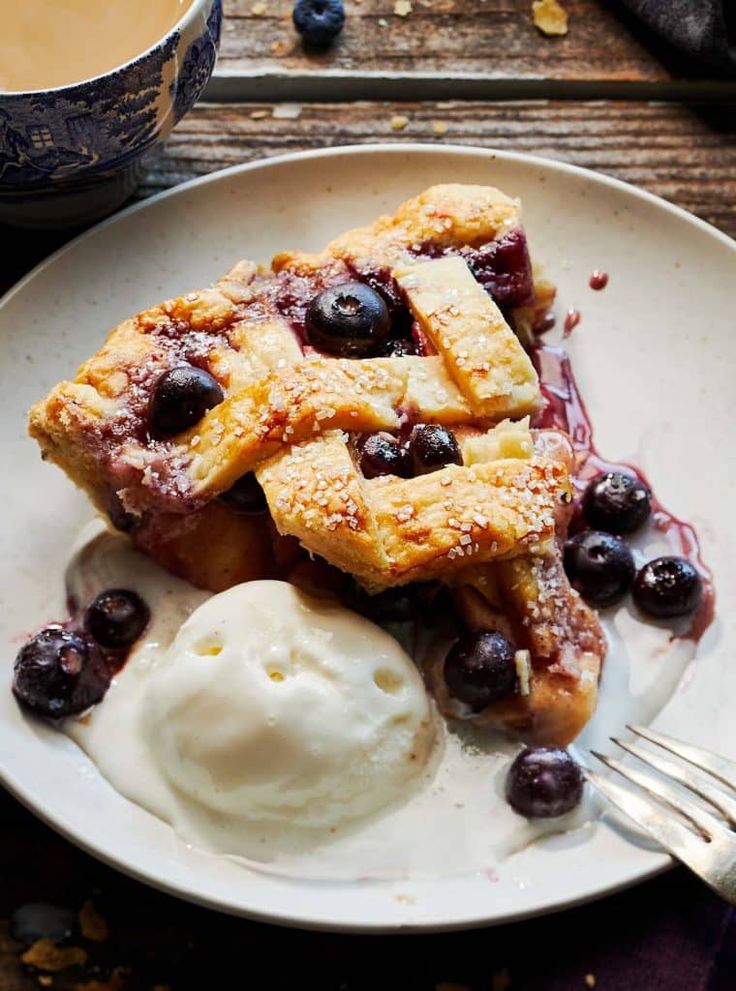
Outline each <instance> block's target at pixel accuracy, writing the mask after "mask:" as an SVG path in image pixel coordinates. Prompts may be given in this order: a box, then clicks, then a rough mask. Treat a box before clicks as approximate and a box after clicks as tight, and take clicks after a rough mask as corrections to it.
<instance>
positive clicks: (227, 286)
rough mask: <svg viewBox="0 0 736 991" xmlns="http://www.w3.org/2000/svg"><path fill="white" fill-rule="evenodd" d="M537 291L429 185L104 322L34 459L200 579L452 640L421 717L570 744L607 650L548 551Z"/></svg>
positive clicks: (521, 263) (564, 485)
mask: <svg viewBox="0 0 736 991" xmlns="http://www.w3.org/2000/svg"><path fill="white" fill-rule="evenodd" d="M553 295H554V293H553V290H551V289H550V288H549V287H548V286H546V285H544V284H543V283H540V282H536V283H535V280H534V279H533V276H532V269H531V265H530V261H529V255H528V251H527V245H526V239H525V236H524V233H523V229H522V227H521V222H520V216H519V204H518V202H517V201H516V200H513V199H510V198H509V197H507V196H505V195H504V194H503V193H501V192H499V191H498V190H496V189H492V188H488V187H477V186H460V185H444V186H436V187H433V188H431V189H429V190H427V191H426V192H424V193H423V194H422V195H421V196H419V197H417V198H416V199H413V200H409V201H408V202H406V203H404V204H403V205H402V206H401V207H399V209H398V210H397V212H396V213H395V214H394V215H393V216H390V217H381V218H379V219H378V220H377V221H376V222H375V223H374V224H372V225H370V226H368V227H365V228H360V229H357V230H353V231H349V232H348V233H346V234H344V235H342V236H341V237H339V238H337V239H336V240H335V241H333V242H332V243H331V244H330V245H329V246H328V247H327V248H326V250H325V251H324V252H322V253H320V254H300V253H293V254H280V255H277V256H276V258H274V260H273V262H272V264H271V267H269V268H263V267H258V266H256V265H253V264H251V263H246V262H244V263H240V264H239V265H237V266H236V267H235V268H234V269H233V270H232V271H231V272H230V273H229V274H228V275H227V276H225V277H224V278H223V279H221V280H220V281H219V282H218V283H216V284H215V285H214V286H213V287H211V288H209V289H205V290H202V291H198V292H193V293H189V294H187V295H186V296H183V297H180V298H178V299H174V300H170V301H168V302H166V303H164V304H162V305H161V306H158V307H155V308H153V309H150V310H146V311H145V312H143V313H140V314H138V315H137V316H136V317H134V318H132V319H130V320H127V321H125V322H124V323H123V324H121V325H120V326H119V327H118V328H116V329H115V330H114V331H113V332H112V333H111V334H110V336H109V337H108V339H107V341H106V343H105V344H104V345H103V347H102V349H101V350H100V351H99V352H98V353H97V354H96V355H95V356H94V357H92V358H91V359H90V360H89V361H87V362H86V363H85V364H84V365H82V367H81V368H80V369H79V372H78V373H77V376H76V378H75V379H74V380H73V381H71V382H62V383H61V384H60V385H58V386H57V387H56V388H55V389H54V390H53V391H52V392H51V393H50V395H49V396H48V397H47V398H46V399H45V400H43V401H42V402H41V403H39V404H38V405H37V406H35V407H34V409H33V410H32V411H31V418H30V430H31V433H32V435H33V436H34V437H35V438H36V439H37V440H38V442H39V443H40V445H41V447H42V449H43V452H44V455H45V456H46V457H48V458H50V459H51V460H53V461H55V462H56V463H57V464H59V465H60V466H61V467H62V468H63V469H64V470H65V471H66V472H67V474H68V475H69V476H70V477H71V478H72V479H73V480H74V481H75V482H76V483H77V484H78V485H80V486H81V487H82V488H83V489H85V491H86V492H87V493H88V494H89V496H90V497H91V499H92V500H93V502H94V503H95V505H96V506H97V507H98V509H100V510H101V511H102V512H104V513H105V514H107V516H108V517H109V518H110V520H111V522H112V523H113V525H114V526H115V527H117V528H118V529H122V530H125V531H126V532H128V533H129V534H130V538H131V540H132V541H133V542H134V543H135V544H136V545H137V546H138V547H140V548H142V549H143V550H144V551H146V552H147V553H148V554H150V555H151V556H152V557H153V558H155V559H156V560H157V561H158V562H159V563H161V564H162V565H164V566H165V567H166V568H169V569H170V570H172V571H174V572H175V573H177V574H179V575H181V576H183V577H185V578H187V579H189V580H190V581H191V582H193V583H194V584H196V585H199V586H201V587H204V588H208V589H212V590H215V591H217V590H221V589H224V588H227V587H228V586H230V585H234V584H236V583H239V582H243V581H247V580H249V579H253V578H263V577H274V576H278V577H287V578H288V579H289V580H291V581H294V582H295V583H297V584H305V583H306V584H311V585H312V586H313V589H312V590H314V588H315V587H316V588H322V589H323V590H325V591H328V592H330V593H334V594H338V595H341V596H344V597H346V599H347V600H348V601H352V602H356V603H360V604H361V606H362V607H365V609H366V610H367V611H368V612H369V613H370V612H371V611H373V612H374V613H375V614H376V615H378V614H379V613H380V610H381V608H383V607H385V606H386V605H387V604H388V605H389V607H390V604H391V602H393V603H394V604H396V603H397V602H399V600H400V599H401V598H402V597H403V598H404V600H406V599H408V600H409V601H410V602H411V603H413V606H414V607H415V610H416V612H417V613H422V612H424V613H425V614H426V612H427V611H429V612H430V613H434V614H436V613H437V612H441V611H442V609H443V608H444V607H446V609H447V612H448V615H449V614H451V615H452V616H453V617H454V621H455V622H459V623H460V624H461V626H462V627H464V628H465V630H466V631H467V632H466V633H464V634H463V635H462V636H461V637H460V639H459V640H458V643H457V644H456V646H455V648H453V650H452V651H451V653H450V655H449V656H448V658H447V660H446V661H443V663H442V664H439V665H435V664H434V663H429V664H428V668H427V677H428V681H429V683H430V684H431V685H432V686H433V688H434V691H435V695H436V698H437V700H438V704H439V706H440V708H441V709H442V710H443V711H444V712H445V713H446V714H447V715H448V716H450V717H454V718H470V719H474V720H478V721H480V722H483V723H488V724H491V725H495V726H500V727H502V728H504V729H507V730H509V731H513V732H518V733H520V734H522V735H525V736H527V737H529V738H531V739H533V740H534V741H536V742H539V743H545V744H546V743H555V744H565V743H567V742H568V741H569V740H571V739H572V738H574V736H575V735H576V734H577V733H578V732H579V730H580V729H581V728H582V726H583V725H584V724H585V722H586V721H587V719H588V718H589V717H590V715H591V714H592V712H593V710H594V708H595V703H596V694H597V685H598V678H599V674H600V667H601V663H602V660H603V657H604V653H605V642H604V638H603V635H602V633H601V629H600V627H599V624H598V620H597V618H596V615H595V613H594V612H593V611H592V610H591V609H590V608H589V607H588V606H587V605H586V604H585V603H584V602H583V600H582V599H581V598H580V596H579V594H578V593H577V592H576V591H574V590H573V589H572V588H571V587H570V584H569V582H568V580H567V577H566V574H565V571H564V569H563V566H562V556H561V553H562V552H561V546H562V542H563V540H564V539H565V537H566V533H567V526H568V522H569V518H570V515H571V512H572V493H573V488H572V481H571V474H573V473H574V470H575V453H574V451H573V448H572V445H571V443H570V440H569V438H568V437H567V435H566V434H565V433H564V432H562V431H560V430H557V429H532V428H531V427H530V419H529V417H530V414H533V413H535V411H537V410H538V409H539V407H540V406H541V404H542V399H541V393H540V385H539V380H538V376H537V372H536V370H535V366H534V364H533V362H532V360H531V358H530V356H529V354H528V353H527V351H526V350H525V348H524V346H523V344H522V342H523V341H525V340H527V339H528V336H529V334H530V331H531V329H532V328H533V327H534V326H535V324H537V323H538V322H539V320H540V319H541V318H542V317H543V316H544V315H545V314H546V312H547V310H548V308H549V305H550V303H551V300H552V298H553Z"/></svg>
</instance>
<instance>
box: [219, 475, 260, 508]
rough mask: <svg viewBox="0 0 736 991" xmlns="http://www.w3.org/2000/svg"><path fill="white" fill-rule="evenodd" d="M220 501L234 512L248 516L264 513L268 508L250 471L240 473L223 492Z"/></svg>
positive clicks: (256, 480)
mask: <svg viewBox="0 0 736 991" xmlns="http://www.w3.org/2000/svg"><path fill="white" fill-rule="evenodd" d="M220 502H224V503H225V505H226V506H229V507H230V509H232V510H234V511H235V512H236V513H242V514H244V515H249V516H254V515H256V514H258V513H265V512H266V510H267V509H268V504H267V503H266V496H265V495H264V494H263V489H262V488H261V486H260V485H259V484H258V479H257V478H256V476H255V475H254V474H253V472H252V471H249V472H247V473H246V474H245V475H242V476H241V477H240V478H239V479H238V480H237V482H235V484H234V485H232V486H231V487H230V488H229V489H228V490H227V492H223V493H222V494H221V495H220Z"/></svg>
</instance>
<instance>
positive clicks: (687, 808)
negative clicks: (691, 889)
mask: <svg viewBox="0 0 736 991" xmlns="http://www.w3.org/2000/svg"><path fill="white" fill-rule="evenodd" d="M591 753H592V754H593V756H594V757H597V758H598V760H600V761H603V763H604V764H605V765H606V766H607V767H610V768H611V770H612V771H616V773H617V774H620V775H621V776H622V777H623V778H626V780H627V781H631V782H633V783H634V784H635V785H638V786H639V787H640V788H643V789H644V791H646V792H648V793H649V795H655V796H656V797H657V798H659V799H661V800H662V801H663V802H665V804H666V805H668V806H669V807H670V808H671V809H673V810H674V811H675V812H676V813H677V814H678V815H681V816H682V817H683V818H684V819H686V820H687V821H688V822H689V823H690V824H691V825H692V826H693V827H694V828H695V829H697V830H698V832H699V833H700V834H701V836H702V837H703V838H704V839H711V838H712V837H713V836H716V835H720V834H721V833H722V832H723V831H724V827H723V825H722V824H721V823H720V822H719V821H718V820H717V819H716V817H715V816H713V815H711V814H710V812H705V811H704V810H703V809H702V808H700V806H698V805H696V804H695V802H691V801H690V799H689V798H685V797H683V796H682V795H681V794H680V792H678V791H677V789H676V788H673V786H672V785H671V784H669V782H667V781H665V780H663V779H662V778H655V776H654V775H653V774H647V772H646V771H638V770H636V769H635V768H633V767H628V766H627V765H626V764H622V763H621V761H618V760H615V759H614V758H613V757H606V755H605V754H599V753H596V751H595V750H592V751H591Z"/></svg>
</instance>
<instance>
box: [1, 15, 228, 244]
mask: <svg viewBox="0 0 736 991" xmlns="http://www.w3.org/2000/svg"><path fill="white" fill-rule="evenodd" d="M152 2H155V0H152ZM221 26H222V0H193V3H192V4H191V5H190V6H189V8H188V9H187V11H186V13H185V14H184V16H183V17H182V19H181V20H180V21H179V23H178V24H177V25H176V26H175V27H174V28H173V29H172V30H171V31H170V32H169V33H168V34H167V35H166V36H165V37H164V38H163V39H162V40H161V41H159V42H157V43H156V44H155V45H154V46H153V47H152V48H150V49H148V51H146V52H144V53H143V54H142V55H139V56H137V57H136V58H135V59H134V60H132V61H130V62H128V63H127V64H126V65H123V66H121V67H119V68H117V69H113V70H112V71H110V72H106V73H104V74H103V75H101V76H96V77H95V78H94V79H88V80H86V81H84V82H81V83H74V84H73V85H70V86H60V87H57V88H55V89H48V90H36V91H33V92H0V222H5V223H10V224H15V225H20V226H24V227H38V228H42V227H63V226H69V225H75V224H82V223H87V222H89V221H91V220H95V219H97V218H99V217H102V216H104V215H105V214H107V213H110V212H112V211H113V210H114V209H115V208H116V207H118V206H120V204H121V203H123V202H124V201H125V200H126V199H127V198H128V197H129V196H130V195H131V193H132V192H133V190H134V189H135V187H136V185H137V184H138V182H139V180H140V178H141V176H142V174H143V171H144V166H143V162H142V159H143V156H144V155H145V153H146V152H147V151H149V150H150V149H151V148H152V147H153V145H154V144H156V143H157V142H159V141H161V140H162V139H163V138H165V137H166V136H167V135H168V134H169V132H170V131H171V129H172V128H173V127H174V125H175V124H177V123H178V122H179V121H180V120H181V119H182V117H183V116H184V115H185V114H186V113H187V112H188V111H189V110H190V109H191V108H192V107H193V106H194V104H195V103H196V102H197V100H198V99H199V97H200V96H201V94H202V91H203V90H204V88H205V86H206V84H207V82H208V81H209V78H210V76H211V75H212V70H213V68H214V65H215V60H216V57H217V49H218V46H219V43H220V29H221Z"/></svg>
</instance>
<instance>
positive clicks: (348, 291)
mask: <svg viewBox="0 0 736 991" xmlns="http://www.w3.org/2000/svg"><path fill="white" fill-rule="evenodd" d="M306 328H307V336H308V337H309V342H310V344H313V345H314V346H315V347H316V348H319V349H320V350H322V351H327V352H328V354H334V355H337V356H339V357H343V358H365V357H368V356H369V355H373V354H376V353H377V352H378V351H379V350H380V348H381V346H382V345H383V343H384V341H385V340H386V338H387V337H388V334H389V331H390V329H391V319H390V317H389V312H388V307H387V306H386V303H385V301H384V299H383V297H382V296H381V295H380V294H379V293H377V292H376V290H375V289H371V287H370V286H366V285H364V284H363V283H362V282H344V283H342V285H339V286H330V288H329V289H323V290H322V292H321V293H319V294H318V295H317V296H315V297H314V299H313V300H312V301H311V302H310V304H309V306H308V307H307V314H306Z"/></svg>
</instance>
